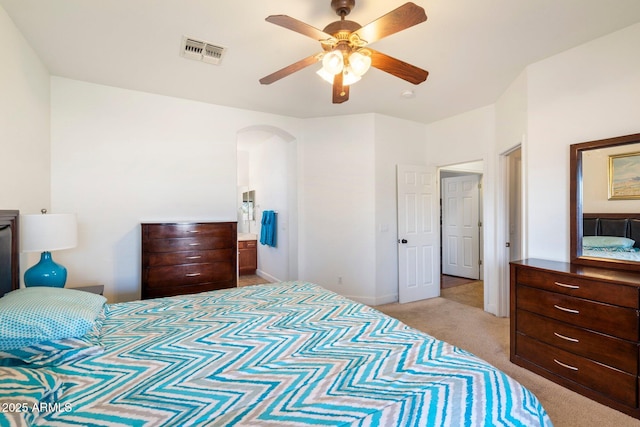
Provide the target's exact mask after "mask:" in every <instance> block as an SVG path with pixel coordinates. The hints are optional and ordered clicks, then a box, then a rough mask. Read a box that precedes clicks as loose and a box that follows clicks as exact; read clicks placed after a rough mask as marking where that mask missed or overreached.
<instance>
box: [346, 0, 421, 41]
mask: <svg viewBox="0 0 640 427" xmlns="http://www.w3.org/2000/svg"><path fill="white" fill-rule="evenodd" d="M426 20H427V14H426V13H425V11H424V9H423V8H421V7H420V6H418V5H416V4H415V3H411V2H409V3H405V4H404V5H402V6H400V7H399V8H397V9H394V10H392V11H391V12H389V13H387V14H386V15H383V16H381V17H380V18H378V19H376V20H375V21H373V22H371V23H369V24H367V25H365V26H364V27H362V28H360V29H359V30H357V31H354V33H355V34H357V35H358V37H360V38H361V39H362V40H364V41H366V42H367V43H373V42H375V41H376V40H380V39H381V38H383V37H386V36H389V35H391V34H394V33H397V32H398V31H402V30H404V29H407V28H409V27H413V26H414V25H416V24H419V23H421V22H424V21H426Z"/></svg>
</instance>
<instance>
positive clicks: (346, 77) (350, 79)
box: [316, 67, 360, 86]
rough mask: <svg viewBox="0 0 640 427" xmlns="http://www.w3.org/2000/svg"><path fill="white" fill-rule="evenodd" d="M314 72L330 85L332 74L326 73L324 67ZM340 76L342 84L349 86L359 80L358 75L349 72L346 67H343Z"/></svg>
mask: <svg viewBox="0 0 640 427" xmlns="http://www.w3.org/2000/svg"><path fill="white" fill-rule="evenodd" d="M316 74H317V75H319V76H320V77H321V78H322V80H324V81H325V82H327V83H329V84H330V85H332V84H333V77H334V74H331V73H328V72H327V70H325V69H324V68H320V69H319V70H318V71H316ZM342 76H343V77H342V78H343V80H342V84H343V85H344V86H350V85H352V84H354V83H355V82H357V81H359V80H360V76H358V75H356V74H355V73H353V72H350V71H349V68H348V67H347V68H345V70H344V71H343V74H342Z"/></svg>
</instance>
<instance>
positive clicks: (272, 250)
mask: <svg viewBox="0 0 640 427" xmlns="http://www.w3.org/2000/svg"><path fill="white" fill-rule="evenodd" d="M237 147H238V157H237V159H238V191H237V193H238V230H239V232H243V233H250V234H255V235H256V238H257V240H258V251H257V252H258V270H257V272H256V273H257V274H258V275H259V276H261V277H263V278H265V279H268V280H270V281H285V280H293V279H296V278H297V276H298V258H297V253H298V211H297V201H298V197H297V191H298V186H297V181H298V180H297V144H296V138H295V137H294V136H293V135H291V134H290V133H289V132H287V131H285V130H283V129H280V128H278V127H275V126H270V125H254V126H249V127H246V128H243V129H240V130H239V131H238V132H237ZM250 191H251V192H253V193H252V194H253V195H254V200H253V210H254V212H255V217H254V218H253V219H251V218H249V219H248V218H247V216H246V213H245V212H243V210H242V200H243V199H242V194H243V193H245V192H250ZM265 210H273V211H276V212H277V243H276V246H275V247H271V246H266V245H262V244H260V232H261V218H262V213H263V212H264V211H265Z"/></svg>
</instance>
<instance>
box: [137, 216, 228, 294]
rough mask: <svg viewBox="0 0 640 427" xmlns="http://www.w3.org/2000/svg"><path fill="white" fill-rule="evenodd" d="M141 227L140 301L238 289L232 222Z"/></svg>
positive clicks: (178, 223)
mask: <svg viewBox="0 0 640 427" xmlns="http://www.w3.org/2000/svg"><path fill="white" fill-rule="evenodd" d="M141 226H142V282H141V287H142V299H148V298H156V297H166V296H173V295H180V294H192V293H197V292H204V291H212V290H217V289H224V288H232V287H236V286H237V282H238V280H237V271H236V268H237V267H236V265H237V224H236V223H235V222H171V223H143V224H141Z"/></svg>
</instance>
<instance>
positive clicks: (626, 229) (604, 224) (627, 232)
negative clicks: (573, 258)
mask: <svg viewBox="0 0 640 427" xmlns="http://www.w3.org/2000/svg"><path fill="white" fill-rule="evenodd" d="M582 218H583V220H582V221H583V225H582V236H583V237H582V256H586V257H595V258H608V259H618V260H625V261H640V215H634V214H609V213H584V214H583V215H582Z"/></svg>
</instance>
